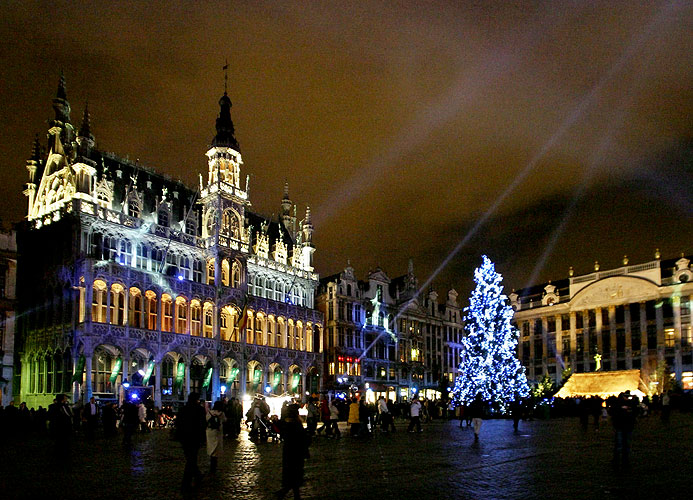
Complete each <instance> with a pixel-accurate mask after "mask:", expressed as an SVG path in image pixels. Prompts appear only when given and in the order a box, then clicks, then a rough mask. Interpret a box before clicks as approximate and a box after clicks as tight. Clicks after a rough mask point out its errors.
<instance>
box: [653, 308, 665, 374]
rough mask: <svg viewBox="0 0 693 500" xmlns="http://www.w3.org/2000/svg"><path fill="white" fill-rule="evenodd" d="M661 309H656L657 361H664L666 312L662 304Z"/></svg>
mask: <svg viewBox="0 0 693 500" xmlns="http://www.w3.org/2000/svg"><path fill="white" fill-rule="evenodd" d="M657 305H659V306H660V307H655V318H657V360H658V361H664V311H663V309H664V308H663V307H661V303H658V304H657Z"/></svg>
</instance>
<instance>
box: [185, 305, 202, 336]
mask: <svg viewBox="0 0 693 500" xmlns="http://www.w3.org/2000/svg"><path fill="white" fill-rule="evenodd" d="M185 314H186V316H185V333H186V334H187V335H192V326H191V325H192V300H187V301H186V302H185ZM200 326H201V325H200Z"/></svg>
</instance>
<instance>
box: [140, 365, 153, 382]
mask: <svg viewBox="0 0 693 500" xmlns="http://www.w3.org/2000/svg"><path fill="white" fill-rule="evenodd" d="M153 371H154V360H153V359H150V360H149V364H148V365H147V370H146V371H145V372H144V377H142V385H149V379H150V378H152V372H153Z"/></svg>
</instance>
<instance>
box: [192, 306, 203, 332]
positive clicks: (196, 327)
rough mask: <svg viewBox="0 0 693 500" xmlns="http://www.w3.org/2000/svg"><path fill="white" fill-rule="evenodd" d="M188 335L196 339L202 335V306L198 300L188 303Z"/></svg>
mask: <svg viewBox="0 0 693 500" xmlns="http://www.w3.org/2000/svg"><path fill="white" fill-rule="evenodd" d="M190 333H192V334H193V335H195V336H198V337H199V336H200V334H201V333H202V306H201V305H200V301H199V300H193V301H192V302H190Z"/></svg>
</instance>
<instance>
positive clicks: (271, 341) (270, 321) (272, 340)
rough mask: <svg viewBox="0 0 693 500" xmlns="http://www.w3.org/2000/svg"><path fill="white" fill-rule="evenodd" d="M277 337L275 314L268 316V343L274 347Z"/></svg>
mask: <svg viewBox="0 0 693 500" xmlns="http://www.w3.org/2000/svg"><path fill="white" fill-rule="evenodd" d="M275 342H276V339H275V337H274V316H268V317H267V345H268V346H270V347H274V343H275Z"/></svg>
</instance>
